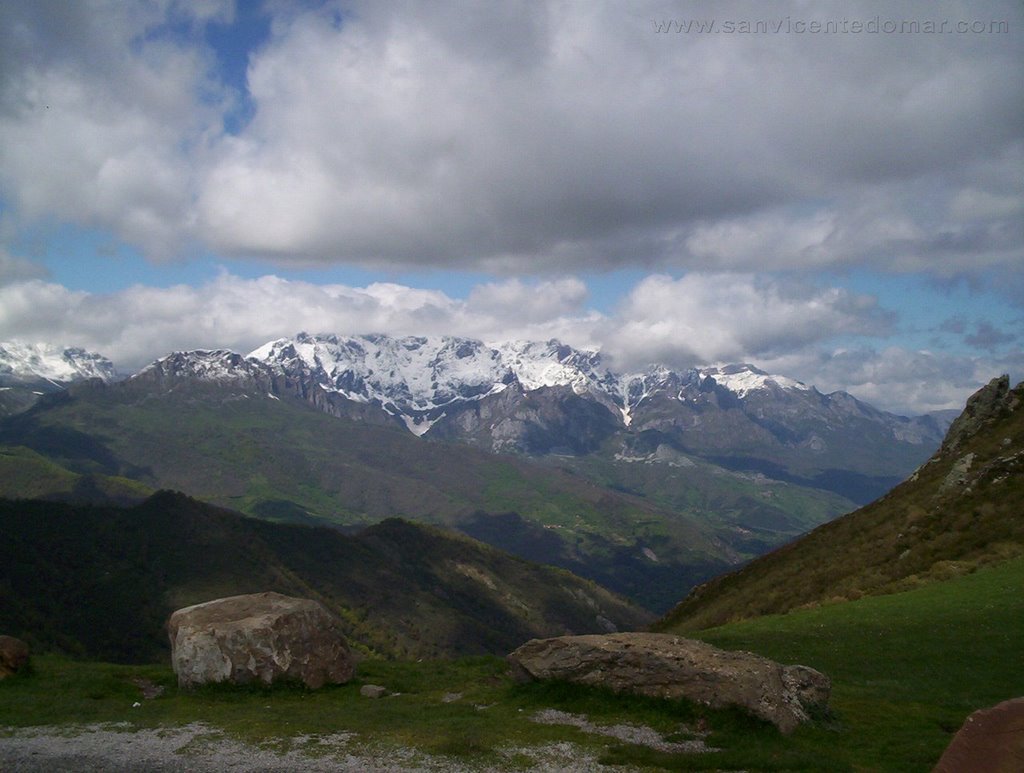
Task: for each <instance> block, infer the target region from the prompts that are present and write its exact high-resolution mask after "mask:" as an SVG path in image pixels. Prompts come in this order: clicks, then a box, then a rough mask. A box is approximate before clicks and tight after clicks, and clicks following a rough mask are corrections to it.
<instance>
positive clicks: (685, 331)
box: [606, 274, 893, 367]
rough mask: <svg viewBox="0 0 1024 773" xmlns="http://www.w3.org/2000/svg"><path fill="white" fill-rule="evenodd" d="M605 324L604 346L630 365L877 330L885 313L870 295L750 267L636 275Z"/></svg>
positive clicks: (733, 354)
mask: <svg viewBox="0 0 1024 773" xmlns="http://www.w3.org/2000/svg"><path fill="white" fill-rule="evenodd" d="M613 322H614V324H612V325H610V326H609V328H608V330H607V338H606V348H607V349H608V351H609V352H610V353H611V354H612V355H613V356H614V357H615V358H616V360H617V361H619V362H622V363H624V364H627V363H628V365H629V366H630V367H643V366H644V365H646V364H647V363H650V362H665V363H668V364H672V365H678V366H686V365H697V364H708V363H714V362H735V361H737V360H743V359H753V360H764V359H770V358H772V357H775V356H778V354H779V353H780V352H783V351H786V350H790V349H794V348H802V347H806V346H809V345H812V344H815V343H820V342H823V341H827V340H829V339H833V338H835V337H837V336H842V335H852V334H856V335H879V334H883V333H885V332H886V331H888V330H889V328H890V326H891V325H892V323H893V318H892V315H891V313H889V312H886V311H884V310H883V309H881V308H880V307H878V305H877V303H876V301H875V300H874V299H873V298H870V297H868V296H858V295H853V294H851V293H848V292H846V291H844V290H841V289H837V288H828V289H820V288H813V287H802V286H799V285H783V284H781V283H779V282H775V281H769V280H765V279H758V278H757V277H755V276H753V275H736V274H688V275H687V276H684V277H683V278H681V279H672V278H671V277H668V276H665V275H655V276H651V277H648V278H646V279H644V280H643V281H641V282H640V283H639V284H638V285H637V286H636V287H635V288H633V290H632V292H631V293H630V294H629V295H628V296H627V298H626V299H625V301H624V302H623V304H622V306H621V307H620V308H619V309H618V311H617V313H616V315H615V319H614V321H613Z"/></svg>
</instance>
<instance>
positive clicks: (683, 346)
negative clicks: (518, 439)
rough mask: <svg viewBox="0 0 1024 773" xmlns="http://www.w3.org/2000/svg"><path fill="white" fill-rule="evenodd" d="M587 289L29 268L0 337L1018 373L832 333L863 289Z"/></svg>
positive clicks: (144, 354)
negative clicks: (412, 339) (347, 344)
mask: <svg viewBox="0 0 1024 773" xmlns="http://www.w3.org/2000/svg"><path fill="white" fill-rule="evenodd" d="M586 298H587V288H586V285H585V284H584V283H583V282H581V281H580V280H579V279H577V278H574V277H565V278H562V279H558V280H549V281H543V282H534V283H526V282H523V281H522V280H508V281H506V282H492V283H486V284H482V285H478V286H477V287H475V288H473V289H472V290H471V291H470V292H469V294H468V296H467V297H466V298H465V299H459V298H452V297H450V296H448V295H447V294H445V293H443V292H440V291H437V290H422V289H417V288H412V287H407V286H404V285H400V284H394V283H374V284H370V285H368V286H366V287H350V286H346V285H340V284H335V285H315V284H311V283H308V282H300V281H293V280H286V279H281V278H279V277H275V276H263V277H259V278H257V279H244V278H240V277H237V276H234V275H232V274H230V273H227V272H223V273H222V274H221V275H220V276H218V277H217V278H216V279H214V280H212V281H210V282H208V283H206V284H204V285H202V286H199V287H190V286H187V285H178V286H174V287H168V288H154V287H145V286H134V287H129V288H126V289H124V290H121V291H119V292H116V293H109V294H94V293H87V292H82V291H72V290H69V289H67V288H65V287H62V286H60V285H58V284H55V283H52V282H47V281H44V280H42V279H28V280H20V281H12V282H10V283H7V284H0V340H8V339H21V340H25V341H30V342H34V341H47V342H51V343H58V344H63V345H76V346H84V347H86V348H88V349H91V350H93V351H98V352H100V353H102V354H105V355H106V356H108V357H110V358H111V359H113V360H114V362H115V364H116V365H117V366H118V367H119V368H120V369H121V370H122V371H124V372H131V371H133V370H135V369H137V368H139V367H141V366H143V365H145V364H146V363H147V362H150V361H151V360H153V359H156V358H157V357H160V356H163V355H165V354H167V353H169V352H171V351H175V350H189V349H200V348H229V349H233V350H235V351H239V352H243V353H244V352H248V351H251V350H252V349H254V348H256V347H257V346H259V345H261V344H263V343H265V342H267V341H270V340H273V339H275V338H280V337H286V336H292V335H294V334H296V333H298V332H299V331H301V330H306V331H308V332H314V333H339V334H343V335H344V334H355V333H370V332H378V333H388V334H391V335H461V336H466V337H472V338H479V339H482V340H485V341H491V342H498V341H506V340H511V339H527V340H548V339H550V338H558V339H560V340H562V341H564V342H565V343H568V344H571V345H573V346H577V347H581V348H597V349H601V350H602V351H603V352H604V353H605V354H606V356H608V357H609V359H610V361H611V364H612V365H613V366H614V367H616V368H618V369H621V370H630V369H634V368H637V369H640V368H643V367H645V366H647V365H648V364H650V363H652V362H659V363H663V364H666V365H669V366H672V367H677V368H684V367H690V366H694V365H707V364H715V363H722V362H736V361H750V362H753V363H754V364H756V365H758V366H761V367H764V368H766V369H768V370H771V371H773V372H776V373H780V374H783V375H788V376H793V377H796V378H799V379H802V380H804V381H806V382H807V383H811V384H816V385H817V386H818V387H819V388H821V389H822V390H823V391H832V390H836V389H845V390H848V391H850V392H852V393H853V394H855V395H856V396H858V397H861V398H862V399H866V400H868V401H869V402H872V403H874V404H875V405H877V406H879V407H882V408H886V409H890V410H897V411H900V412H904V413H917V412H923V411H927V410H934V409H937V408H948V407H958V406H959V405H961V404H962V402H963V400H964V399H965V398H966V396H967V395H968V394H970V393H971V392H972V391H974V390H975V389H977V387H978V386H979V385H980V384H982V383H985V382H986V381H988V380H989V379H990V378H992V377H993V376H994V375H998V374H999V373H1001V372H1012V373H1015V374H1024V352H1022V351H1021V350H1020V349H1019V348H1018V349H1017V350H1011V351H1009V352H1008V353H1006V354H1004V355H1002V356H1000V357H996V356H994V355H993V354H992V353H991V352H989V353H988V354H986V355H984V356H980V355H979V356H965V355H954V354H949V353H929V352H920V351H913V350H909V349H906V348H901V347H889V348H885V349H883V350H881V351H879V350H877V349H875V348H874V347H873V346H871V345H870V344H869V343H865V344H863V345H861V346H860V347H859V348H836V347H835V344H834V342H835V341H836V340H837V339H841V340H842V339H846V338H849V337H850V336H853V337H857V336H860V337H861V339H862V340H865V341H870V340H871V337H872V336H877V335H880V334H885V333H886V332H887V330H888V329H889V326H890V324H891V318H890V315H889V313H888V312H887V311H886V310H884V309H881V308H879V307H878V305H877V303H876V302H875V301H874V299H872V298H870V297H865V296H857V295H852V294H850V293H848V292H845V291H843V290H840V289H835V288H815V287H807V286H803V285H790V284H785V283H783V282H781V281H770V282H769V281H766V280H763V279H758V278H757V277H754V276H749V275H741V276H737V275H730V274H691V275H687V276H685V277H683V278H681V279H671V278H670V277H667V276H653V277H649V278H647V279H645V280H643V281H641V282H639V283H638V284H637V285H636V286H634V287H633V288H632V290H631V291H630V292H629V293H628V296H627V298H626V300H625V301H624V302H623V303H622V304H621V306H620V307H619V308H617V309H616V310H615V311H614V312H613V313H611V314H602V313H599V312H597V311H595V310H593V309H590V308H588V307H587V305H586ZM956 324H958V323H956ZM979 331H981V328H979ZM981 332H984V331H981Z"/></svg>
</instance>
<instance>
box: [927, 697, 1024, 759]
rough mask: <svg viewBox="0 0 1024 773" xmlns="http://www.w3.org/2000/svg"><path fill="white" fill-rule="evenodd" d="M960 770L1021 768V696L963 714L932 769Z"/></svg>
mask: <svg viewBox="0 0 1024 773" xmlns="http://www.w3.org/2000/svg"><path fill="white" fill-rule="evenodd" d="M964 770H976V771H983V770H984V771H992V773H1018V772H1019V771H1021V770H1024V698H1014V699H1012V700H1008V701H1003V702H1002V703H1000V704H998V705H996V706H993V707H992V708H990V709H980V710H979V711H975V712H974V713H973V714H971V716H969V717H967V721H965V722H964V724H963V727H961V728H960V729H959V730H958V731H957V734H956V735H955V736H953V740H952V741H950V743H949V746H947V747H946V751H945V752H943V754H942V757H941V758H940V759H939V764H938V765H936V766H935V771H934V773H959V771H964Z"/></svg>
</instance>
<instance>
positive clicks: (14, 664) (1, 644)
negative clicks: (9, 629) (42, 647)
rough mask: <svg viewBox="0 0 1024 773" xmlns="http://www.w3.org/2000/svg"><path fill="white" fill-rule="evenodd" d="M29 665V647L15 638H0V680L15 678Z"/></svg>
mask: <svg viewBox="0 0 1024 773" xmlns="http://www.w3.org/2000/svg"><path fill="white" fill-rule="evenodd" d="M27 665H28V645H27V644H26V643H25V642H23V641H22V640H21V639H16V638H14V637H13V636H0V679H6V678H7V677H9V676H14V675H15V674H16V673H18V672H19V671H21V670H22V669H23V668H25V666H27Z"/></svg>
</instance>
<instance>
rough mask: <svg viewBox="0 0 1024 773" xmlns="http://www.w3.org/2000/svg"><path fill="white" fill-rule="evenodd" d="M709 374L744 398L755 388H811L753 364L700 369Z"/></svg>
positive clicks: (804, 389) (721, 384)
mask: <svg viewBox="0 0 1024 773" xmlns="http://www.w3.org/2000/svg"><path fill="white" fill-rule="evenodd" d="M701 372H702V373H703V374H704V375H705V376H710V377H711V378H713V379H714V380H715V383H717V384H718V385H719V386H722V387H725V388H726V389H728V390H729V391H730V392H732V393H733V394H735V395H736V396H737V397H739V398H741V399H742V398H744V397H746V396H747V395H748V394H750V393H751V392H754V391H757V390H772V389H794V390H798V391H803V392H807V391H810V390H811V389H813V387H809V386H807V385H806V384H804V383H803V382H802V381H797V380H796V379H792V378H788V377H786V376H773V375H771V374H770V373H766V372H765V371H763V370H760V369H759V368H755V367H754V366H753V365H747V364H743V365H725V366H722V367H719V368H706V369H704V370H702V371H701Z"/></svg>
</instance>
